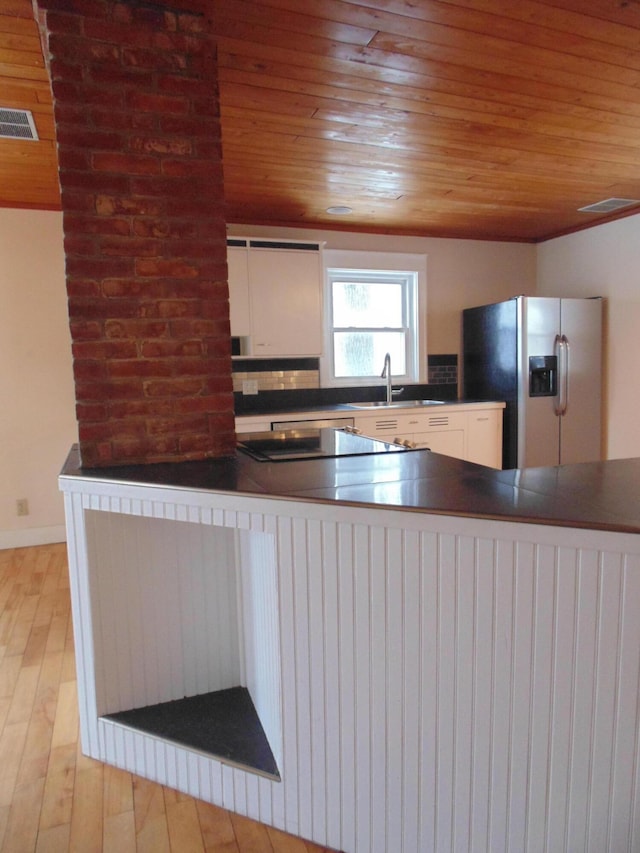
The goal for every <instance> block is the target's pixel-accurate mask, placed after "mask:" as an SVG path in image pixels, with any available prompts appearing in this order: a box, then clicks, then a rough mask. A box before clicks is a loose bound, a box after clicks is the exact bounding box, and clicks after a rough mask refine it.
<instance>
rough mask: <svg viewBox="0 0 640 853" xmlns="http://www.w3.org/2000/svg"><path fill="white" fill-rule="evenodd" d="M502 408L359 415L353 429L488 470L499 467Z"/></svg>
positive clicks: (500, 458)
mask: <svg viewBox="0 0 640 853" xmlns="http://www.w3.org/2000/svg"><path fill="white" fill-rule="evenodd" d="M502 411H503V409H502V408H499V407H493V408H489V409H484V408H476V406H475V405H471V404H470V405H468V406H464V409H463V410H460V411H452V409H451V408H448V409H444V408H438V409H437V411H428V412H419V413H413V412H411V413H410V414H409V413H407V412H403V411H402V410H397V411H396V412H394V414H391V415H390V414H385V415H375V416H371V415H359V416H357V417H356V419H355V424H356V427H357V428H358V429H359V430H360V432H361V433H362V434H363V435H367V436H370V437H371V438H381V439H383V440H384V441H391V442H393V441H399V442H405V441H407V442H411V444H413V445H415V446H416V447H420V448H428V449H429V450H432V451H433V452H434V453H442V454H444V455H445V456H455V457H456V458H457V459H465V460H467V461H468V462H476V463H478V464H479V465H486V466H488V467H490V468H501V467H502Z"/></svg>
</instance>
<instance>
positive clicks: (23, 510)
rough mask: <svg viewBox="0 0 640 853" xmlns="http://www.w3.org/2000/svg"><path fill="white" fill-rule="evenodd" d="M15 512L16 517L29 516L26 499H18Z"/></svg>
mask: <svg viewBox="0 0 640 853" xmlns="http://www.w3.org/2000/svg"><path fill="white" fill-rule="evenodd" d="M16 512H17V514H18V515H29V501H28V500H27V499H26V498H18V500H17V501H16Z"/></svg>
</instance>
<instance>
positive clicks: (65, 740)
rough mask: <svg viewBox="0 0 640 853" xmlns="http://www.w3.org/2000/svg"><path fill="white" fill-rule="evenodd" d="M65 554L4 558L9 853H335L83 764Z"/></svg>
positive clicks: (2, 710)
mask: <svg viewBox="0 0 640 853" xmlns="http://www.w3.org/2000/svg"><path fill="white" fill-rule="evenodd" d="M75 678H76V675H75V660H74V651H73V631H72V626H71V605H70V600H69V581H68V572H67V559H66V546H65V545H64V544H62V543H61V544H56V545H47V546H41V547H37V548H16V549H9V550H4V551H0V851H2V853H29V851H35V853H58V851H78V853H92V851H104V853H110V851H114V853H134V851H135V853H138V851H139V852H140V853H164V851H167V853H169V851H171V853H197V851H211V853H328V851H326V849H325V848H324V847H318V846H317V845H315V844H312V843H311V842H309V841H304V840H302V839H300V838H295V837H293V836H291V835H287V834H285V833H283V832H280V831H278V830H276V829H273V828H271V827H267V826H264V825H263V824H259V823H256V822H254V821H252V820H248V819H247V818H243V817H241V816H239V815H236V814H233V813H231V812H228V811H225V810H224V809H221V808H218V807H216V806H212V805H210V804H208V803H203V802H200V801H197V800H194V799H193V798H192V797H188V796H186V795H184V794H180V793H178V792H177V791H173V790H171V789H169V788H165V787H163V786H161V785H157V784H155V783H152V782H149V781H147V780H146V779H142V778H140V777H138V776H134V775H133V774H131V773H126V772H124V771H122V770H118V769H116V768H114V767H110V766H109V765H106V764H102V763H100V762H98V761H94V760H93V759H91V758H87V757H86V756H84V755H82V753H81V751H80V747H79V742H78V710H77V700H76V680H75Z"/></svg>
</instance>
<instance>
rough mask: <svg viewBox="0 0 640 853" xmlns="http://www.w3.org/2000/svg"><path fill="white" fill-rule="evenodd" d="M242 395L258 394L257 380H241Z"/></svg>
mask: <svg viewBox="0 0 640 853" xmlns="http://www.w3.org/2000/svg"><path fill="white" fill-rule="evenodd" d="M242 393H243V394H257V393H258V380H257V379H243V380H242Z"/></svg>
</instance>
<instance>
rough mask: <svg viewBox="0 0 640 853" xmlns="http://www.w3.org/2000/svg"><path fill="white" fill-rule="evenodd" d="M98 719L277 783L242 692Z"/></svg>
mask: <svg viewBox="0 0 640 853" xmlns="http://www.w3.org/2000/svg"><path fill="white" fill-rule="evenodd" d="M102 719H104V720H109V721H111V722H112V723H116V724H118V725H121V726H124V727H126V728H129V729H134V730H136V731H141V732H144V733H145V734H148V735H153V736H157V737H159V738H162V740H165V741H169V742H170V743H175V744H179V745H180V746H186V747H187V748H190V749H193V750H195V751H197V752H201V753H204V754H205V755H210V756H213V757H214V758H218V759H219V760H220V761H223V762H224V763H225V764H230V765H232V766H234V767H241V768H242V769H245V770H250V771H253V772H254V773H259V774H261V775H263V776H267V777H268V778H270V779H275V780H277V781H280V773H279V771H278V766H277V764H276V760H275V758H274V757H273V753H272V752H271V747H270V746H269V741H268V740H267V736H266V734H265V733H264V729H263V728H262V724H261V722H260V718H259V716H258V713H257V711H256V709H255V706H254V704H253V702H252V700H251V696H250V695H249V691H248V690H247V689H246V687H231V688H229V689H228V690H216V691H214V692H212V693H205V694H203V695H202V696H189V697H186V698H184V699H176V700H174V701H172V702H161V703H160V704H157V705H148V706H147V707H145V708H133V709H131V710H129V711H119V712H117V713H115V714H106V715H105V716H104V717H103V718H102Z"/></svg>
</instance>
